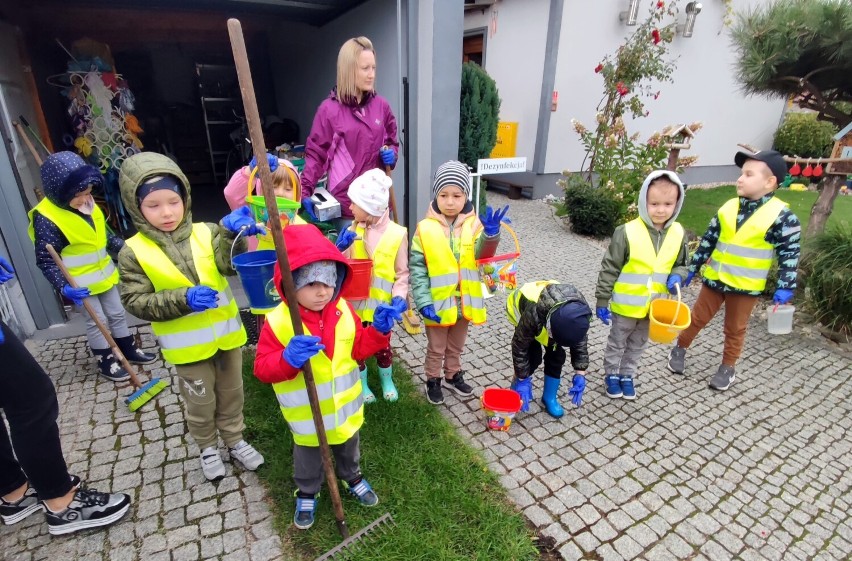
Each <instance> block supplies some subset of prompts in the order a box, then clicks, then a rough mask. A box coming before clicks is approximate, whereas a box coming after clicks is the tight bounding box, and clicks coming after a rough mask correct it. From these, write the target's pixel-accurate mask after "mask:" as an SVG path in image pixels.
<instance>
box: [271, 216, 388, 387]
mask: <svg viewBox="0 0 852 561" xmlns="http://www.w3.org/2000/svg"><path fill="white" fill-rule="evenodd" d="M284 243H285V244H287V256H288V258H289V259H290V268H291V269H292V270H294V271H295V270H296V269H298V268H299V267H301V266H302V265H306V264H308V263H313V262H315V261H336V262H337V263H338V265H337V287H336V289H335V292H334V297H332V299H331V301H330V302H329V303H328V304H326V306H325V308H323V309H322V310H321V311H319V312H314V311H312V310H309V309H307V308H305V307H303V306H301V305H300V306H299V314H300V315H301V317H302V322H303V323H304V324H305V326H306V327H307V328H308V331H310V333H311V334H312V335H316V336H318V337H320V338H321V339H322V344H323V345H325V350H324V351H322V352H323V353H325V354H326V356H328V357H329V358H332V357H333V356H334V353H335V348H334V339H335V337H334V334H335V331H336V329H337V321H338V319H339V317H340V312H338V311H337V301H338V299H339V298H340V290H341V288H342V287H343V285H344V284H346V283H348V282H349V280H350V278H351V277H352V270H351V269H350V267H349V265H348V264H347V262H346V258H345V257H343V254H341V253H340V251H338V249H337V248H336V247H335V246H334V244H333V243H331V242H330V241H329V240H328V239H326V238H325V237H324V236H323V235H322V232H320V231H319V229H318V228H317V227H316V226H313V225H311V224H303V225H291V226H287V227H286V228H284ZM274 280H275V286H277V287H278V292H279V294H281V299H282V300H283V303H282V305H284V306H286V305H287V299H286V298H284V290H283V288H282V285H281V270H280V269H279V267H278V264H277V263H276V264H275V276H274ZM347 305H348V306H349V309H350V311H351V312H352V315H353V316H354V317H355V343H354V345H353V347H352V358H353V359H355V360H365V359H367V358H368V357H371V356H373V355H374V354H376V352H378V351H380V350H381V349H384V348H385V347H387V346H388V343H389V342H390V333H388V334H387V335H383V334H382V333H379V332H378V331H377V330H376V328H375V327H373V326H372V325H371V326H369V327H366V328H365V327H363V326H362V325H361V322H360V321H358V316H357V315H356V314H355V310H354V309H352V305H351V304H349V303H348V302H347ZM284 348H285V346H284V345H282V343H281V342H280V341H279V340H278V338H277V337H276V336H275V333H273V331H272V327H270V325H269V322H266V323H264V325H263V329H262V330H261V332H260V339H259V340H258V342H257V354H256V355H255V359H254V375H255V376H256V377H257V379H258V380H260V381H261V382H264V383H267V384H274V383H276V382H286V381H287V380H292V379H293V378H295V377H296V376H297V375H298V374H299V372H301V370H299V369H297V368H294V367H293V366H291V365H290V363H288V362H287V361H286V360H284V356H283V352H284Z"/></svg>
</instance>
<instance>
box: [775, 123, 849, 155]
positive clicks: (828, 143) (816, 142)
mask: <svg viewBox="0 0 852 561" xmlns="http://www.w3.org/2000/svg"><path fill="white" fill-rule="evenodd" d="M835 134H837V128H836V127H835V126H834V125H832V124H831V123H828V122H826V121H817V118H816V114H815V113H787V116H786V117H785V118H784V123H783V124H782V125H781V126H780V127H778V130H777V131H775V139H774V141H773V146H774V147H775V149H776V150H778V151H779V152H781V153H782V154H786V155H788V156H801V157H803V158H825V157H828V156H829V155H831V148H832V146H833V145H834V140H833V139H832V137H833V136H834V135H835Z"/></svg>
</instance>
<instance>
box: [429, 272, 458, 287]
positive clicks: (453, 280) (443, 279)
mask: <svg viewBox="0 0 852 561" xmlns="http://www.w3.org/2000/svg"><path fill="white" fill-rule="evenodd" d="M458 283H459V277H458V275H456V274H455V273H448V274H446V275H435V276H434V277H432V276H430V277H429V284H430V285H432V288H444V287H447V286H456V285H457V284H458Z"/></svg>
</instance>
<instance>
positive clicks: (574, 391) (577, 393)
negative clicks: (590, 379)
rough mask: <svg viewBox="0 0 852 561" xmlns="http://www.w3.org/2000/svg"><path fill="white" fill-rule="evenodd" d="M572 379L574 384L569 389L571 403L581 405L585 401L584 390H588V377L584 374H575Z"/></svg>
mask: <svg viewBox="0 0 852 561" xmlns="http://www.w3.org/2000/svg"><path fill="white" fill-rule="evenodd" d="M571 381H572V382H573V385H572V386H571V389H570V390H568V395H570V396H571V403H573V404H574V405H576V406H577V407H579V406H580V403H581V402H582V401H583V392H584V391H585V390H586V377H585V376H583V375H582V374H574V378H572V379H571Z"/></svg>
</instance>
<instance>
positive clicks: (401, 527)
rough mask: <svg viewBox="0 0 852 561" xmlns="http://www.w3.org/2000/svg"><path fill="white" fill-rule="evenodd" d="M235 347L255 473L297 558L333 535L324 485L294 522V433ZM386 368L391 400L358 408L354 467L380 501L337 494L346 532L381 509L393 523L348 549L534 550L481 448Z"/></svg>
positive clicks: (426, 555)
mask: <svg viewBox="0 0 852 561" xmlns="http://www.w3.org/2000/svg"><path fill="white" fill-rule="evenodd" d="M244 356H245V358H244V362H243V378H244V380H245V396H246V400H245V419H246V427H247V430H246V438H247V439H248V440H249V441H250V442H251V443H252V444H254V445H255V446H256V447H257V448H258V450H260V451H261V453H262V454H263V455H264V457H265V459H266V463H265V465H264V466H263V467H262V468H261V469H260V470H259V471H258V476H259V477H260V479H261V480H262V481H263V482H264V483H265V485H266V488H267V489H268V491H269V495H270V497H271V499H272V502H273V505H272V506H273V512H274V515H275V520H276V526H277V528H278V530H279V531H280V533H281V535H282V536H283V537H284V538H285V539H286V540H288V541H289V542H291V543H292V544H294V546H295V547H296V549H298V550H299V552H300V553H301V554H302V555H303V557H304V559H312V558H314V557H316V556H317V555H319V554H321V553H323V552H325V551H327V550H328V549H330V548H332V547H334V546H335V545H337V544H338V543H339V542H340V541H341V538H340V535H339V533H338V530H337V525H336V523H335V518H334V512H333V509H332V506H331V500H330V499H329V496H328V492H327V490H326V489H327V488H326V487H325V486H324V487H323V491H322V493H321V496H320V501H319V506H318V508H317V519H316V523H315V524H314V526H313V528H311V529H309V530H305V531H301V530H297V529H296V528H295V527H294V526H293V524H292V520H293V508H294V506H295V500H294V498H293V492H294V490H295V485H294V484H293V461H292V449H293V441H292V438H291V436H290V432H289V430H288V429H287V425H286V423H285V421H284V417H283V416H282V415H281V411H280V409H279V407H278V404H277V402H276V400H275V394H274V393H273V391H272V387H271V386H269V385H267V384H262V383H260V382H259V381H258V380H257V379H256V378H255V377H254V375H253V374H252V367H253V363H254V354H253V353H252V352H250V351H247V352H246V353H245V355H244ZM371 362H372V361H371ZM370 369H371V375H370V377H371V387H372V389H373V391H379V389H380V386H379V382H378V375H377V374H376V371H375V363H374V362H373V363H372V364H370ZM395 369H396V372H395V373H394V379H395V381H396V385H397V389H398V390H399V392H400V399H399V401H398V402H396V403H387V402H385V401H383V400H381V398H380V400H379V403H376V404H373V405H370V406H369V407H367V408H366V412H365V423H364V426H363V428H362V429H361V469H362V471H363V473H364V475H365V477H366V478H367V480H368V481H369V482H370V484H371V485H372V486H373V488H374V489H375V490H376V493H377V494H378V495H379V504H378V505H377V506H376V507H374V508H365V507H362V506H361V505H359V504H358V503H357V501H356V500H355V499H354V497H351V496H349V495H348V493H347V492H346V491H344V490H343V489H342V487H341V494H342V497H343V508H344V511H345V512H346V520H347V523H348V526H349V529H350V532H351V533H352V534H354V533H355V532H357V531H358V530H359V529H361V528H363V527H364V526H366V525H367V524H369V523H370V522H372V521H374V520H375V519H377V518H378V517H379V516H381V515H382V514H384V513H386V512H390V513H391V514H392V516H393V518H394V520H395V522H396V526H395V527H394V528H393V529H392V530H391V531H389V532H386V533H383V534H381V535H378V536H375V537H369V536H368V538H367V539H368V541H367V542H366V547H364V548H362V549H361V550H359V553H358V555H357V556H356V558H357V559H358V560H359V561H369V560H373V559H375V560H382V561H386V560H395V559H399V560H418V559H420V560H429V561H450V560H460V559H465V560H471V559H481V560H483V561H484V560H507V561H508V560H522V559H529V560H533V559H538V557H539V555H538V551H537V550H536V547H535V545H534V542H533V538H534V534H533V533H532V531H531V530H530V529H529V528H528V527H527V525H526V522H525V519H524V517H523V515H521V514H520V513H518V512H517V511H516V510H515V509H514V508H513V507H512V506H511V504H510V503H509V501H508V500H507V497H506V493H505V490H504V489H503V488H502V487H501V486H500V484H499V482H498V481H497V478H496V477H495V476H494V474H493V473H491V472H490V471H489V470H488V468H487V467H486V465H485V463H484V461H483V460H482V458H481V456H480V455H479V454H478V453H477V452H476V451H474V450H473V449H472V448H471V447H470V446H469V445H468V444H467V443H466V442H464V441H463V440H462V439H461V438H460V437H459V436H458V435H457V434H456V432H455V430H454V428H453V427H452V425H451V424H450V423H449V422H448V421H447V420H446V419H445V418H444V417H443V416H442V415H441V414H440V411H439V410H438V409H437V408H436V407H435V406H433V405H431V404H429V403H428V402H427V401H426V400H425V399H424V398H423V397H422V396H421V395H419V393H418V392H417V391H416V390H415V388H414V384H413V383H412V380H411V375H410V374H409V373H408V372H407V371H405V370H403V369H401V368H400V367H399V365H397V367H396V368H395ZM484 422H485V420H484V417H483V423H484ZM370 536H373V534H370Z"/></svg>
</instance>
